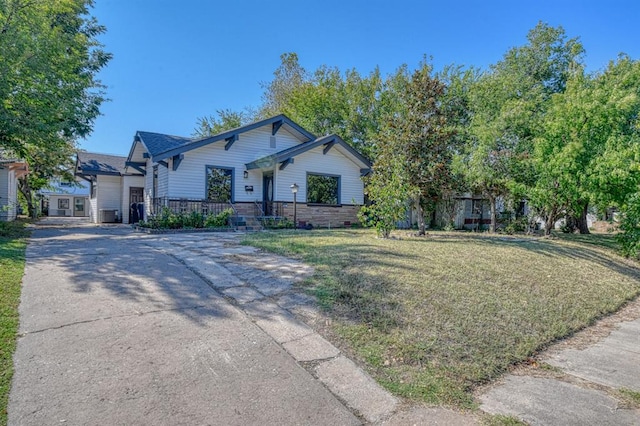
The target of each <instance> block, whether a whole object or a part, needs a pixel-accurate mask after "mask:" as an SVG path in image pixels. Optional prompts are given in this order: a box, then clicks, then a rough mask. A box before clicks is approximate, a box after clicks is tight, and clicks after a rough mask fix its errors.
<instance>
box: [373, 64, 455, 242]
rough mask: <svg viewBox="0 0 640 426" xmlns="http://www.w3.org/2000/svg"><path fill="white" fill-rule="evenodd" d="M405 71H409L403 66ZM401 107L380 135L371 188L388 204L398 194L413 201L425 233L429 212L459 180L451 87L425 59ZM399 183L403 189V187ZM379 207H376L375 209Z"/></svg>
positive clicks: (376, 197) (403, 92) (403, 87)
mask: <svg viewBox="0 0 640 426" xmlns="http://www.w3.org/2000/svg"><path fill="white" fill-rule="evenodd" d="M399 75H400V76H404V73H403V72H402V70H401V71H400V74H399ZM400 89H401V90H400V91H399V98H400V100H401V102H400V104H401V105H402V108H398V109H396V110H395V111H394V112H393V113H392V114H390V115H388V116H387V117H386V120H385V121H384V124H383V130H382V131H381V132H380V134H379V138H380V139H379V146H380V148H379V149H380V154H379V155H378V157H377V159H376V161H375V163H374V170H373V177H372V180H373V181H374V182H373V183H375V185H370V186H369V187H368V189H367V191H368V192H367V193H368V194H369V196H370V198H371V199H372V200H373V201H374V203H380V206H381V207H384V209H386V208H387V207H386V204H384V203H385V201H384V200H383V198H388V197H390V196H392V195H393V196H395V197H396V200H394V201H393V203H394V204H395V205H397V206H400V205H402V203H404V202H406V201H407V200H413V201H414V205H415V207H416V209H417V211H418V225H419V232H420V234H424V233H425V221H424V216H425V212H429V211H433V209H434V207H435V203H436V201H437V200H438V199H439V198H440V197H441V196H442V194H443V193H444V192H446V191H448V190H451V189H452V186H453V184H454V182H455V179H454V173H453V170H452V161H453V154H454V153H455V152H456V150H457V146H455V144H456V141H457V139H456V138H455V137H454V134H455V133H454V129H453V127H452V126H451V125H450V122H449V120H450V117H449V116H448V115H447V111H450V109H446V108H444V107H443V106H444V105H445V104H446V103H445V94H446V86H445V84H444V83H443V82H441V81H440V80H438V79H437V78H436V77H435V76H434V75H433V70H432V67H431V65H429V64H428V63H427V62H426V61H425V62H423V63H422V65H421V67H420V68H419V69H417V70H416V71H415V72H414V73H413V74H412V75H411V77H410V78H409V79H408V80H406V81H405V84H403V85H401V86H400ZM394 188H402V189H403V190H402V191H398V190H397V189H394ZM376 209H378V207H377V206H376V204H374V206H373V211H374V214H375V212H376Z"/></svg>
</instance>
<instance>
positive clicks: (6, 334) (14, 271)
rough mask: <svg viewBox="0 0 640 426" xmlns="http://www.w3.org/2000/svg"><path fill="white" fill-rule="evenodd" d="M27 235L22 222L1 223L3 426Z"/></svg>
mask: <svg viewBox="0 0 640 426" xmlns="http://www.w3.org/2000/svg"><path fill="white" fill-rule="evenodd" d="M27 235H28V234H27V232H26V231H25V229H24V223H22V222H10V223H5V222H0V425H6V424H7V402H8V400H9V390H10V388H11V377H12V376H13V360H12V355H13V351H14V350H15V348H16V334H17V332H18V303H19V302H20V289H21V287H20V283H21V281H22V274H23V273H24V252H25V247H26V237H27Z"/></svg>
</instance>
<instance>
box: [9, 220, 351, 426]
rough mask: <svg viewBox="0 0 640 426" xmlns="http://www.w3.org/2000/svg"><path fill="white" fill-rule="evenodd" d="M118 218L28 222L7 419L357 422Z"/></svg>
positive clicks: (245, 320)
mask: <svg viewBox="0 0 640 426" xmlns="http://www.w3.org/2000/svg"><path fill="white" fill-rule="evenodd" d="M150 239H151V240H152V241H153V240H156V238H155V237H145V236H141V235H139V234H132V233H131V230H130V229H127V228H124V227H65V228H59V227H47V228H44V227H43V228H41V229H37V230H36V231H35V232H34V234H33V237H32V239H31V241H30V243H29V246H28V249H27V265H26V270H25V276H24V281H23V292H22V299H21V305H20V319H21V321H20V331H19V333H20V335H19V336H20V337H19V339H18V347H17V350H16V353H15V356H14V364H15V375H14V380H13V385H12V389H11V393H10V402H9V424H11V425H46V424H51V425H52V424H56V425H58V424H74V425H75V424H82V425H106V424H109V425H116V424H129V425H131V424H154V425H156V424H167V425H168V424H171V425H176V424H199V425H204V424H225V425H247V424H274V425H275V424H326V425H343V424H347V425H348V424H360V423H362V421H363V417H362V413H358V412H356V411H355V410H354V409H352V408H349V407H347V406H345V404H344V403H342V402H341V401H339V400H338V398H336V396H335V395H334V394H332V393H331V392H330V391H329V390H328V389H327V387H326V386H325V385H324V384H323V383H322V382H321V381H319V380H318V379H316V378H315V377H314V376H313V375H312V374H310V373H309V371H307V370H305V369H304V368H302V367H301V366H300V364H299V363H298V362H296V360H295V359H294V358H293V357H292V356H291V355H290V354H289V353H287V351H286V350H284V349H283V347H282V345H281V344H279V343H278V342H276V341H274V339H273V338H272V337H271V336H269V335H268V334H267V333H265V332H264V331H263V330H262V329H261V328H260V327H259V326H257V325H256V323H255V322H254V321H252V319H251V318H249V317H248V316H247V315H246V314H244V313H243V312H242V311H241V310H240V309H238V308H237V307H236V306H234V305H233V304H232V303H230V301H229V300H228V299H225V298H224V297H222V296H221V294H220V293H218V292H216V291H215V290H214V289H212V288H211V287H210V286H209V285H208V284H207V283H206V282H205V281H204V280H203V279H202V278H201V277H200V276H198V275H197V274H196V273H194V272H193V271H192V270H190V269H189V268H188V267H187V266H186V265H185V264H184V263H182V262H181V261H179V260H178V259H176V258H175V257H173V256H171V255H170V254H169V253H166V252H164V251H162V250H159V249H153V248H152V247H150V246H148V245H146V244H145V243H146V242H148V241H149V240H150Z"/></svg>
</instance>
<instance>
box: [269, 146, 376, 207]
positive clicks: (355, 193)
mask: <svg viewBox="0 0 640 426" xmlns="http://www.w3.org/2000/svg"><path fill="white" fill-rule="evenodd" d="M323 149H324V146H322V145H321V146H319V147H317V148H315V149H312V150H311V151H307V152H305V153H304V154H300V155H298V156H297V157H295V159H294V162H293V164H289V165H288V166H287V167H286V168H285V169H284V170H279V168H276V177H275V180H276V182H275V188H276V192H275V194H274V199H276V200H278V201H293V194H292V193H291V185H292V184H293V183H296V184H298V187H299V189H298V195H297V201H298V202H301V203H306V202H307V173H308V172H309V173H319V174H329V175H337V176H340V203H341V204H363V203H364V195H363V189H364V184H363V182H362V179H361V178H360V166H359V165H358V164H356V163H354V162H353V161H351V160H350V159H349V158H347V157H345V156H344V155H342V154H341V153H340V152H339V151H338V150H337V149H335V148H333V149H331V150H330V151H329V152H328V153H327V154H326V155H325V154H323V153H322V151H323Z"/></svg>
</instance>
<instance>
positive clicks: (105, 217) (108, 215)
mask: <svg viewBox="0 0 640 426" xmlns="http://www.w3.org/2000/svg"><path fill="white" fill-rule="evenodd" d="M117 220H118V210H107V209H103V210H102V209H101V210H100V223H115V222H116V221H117Z"/></svg>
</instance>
